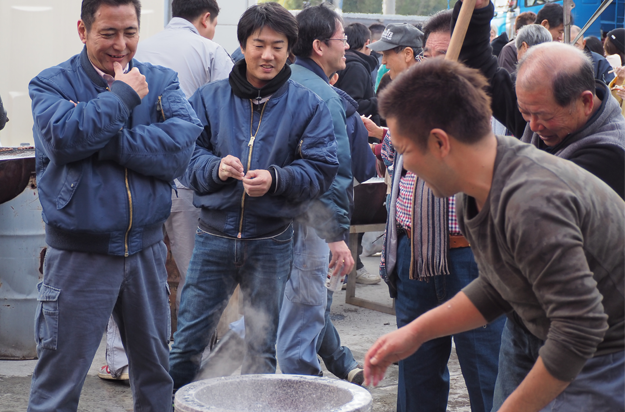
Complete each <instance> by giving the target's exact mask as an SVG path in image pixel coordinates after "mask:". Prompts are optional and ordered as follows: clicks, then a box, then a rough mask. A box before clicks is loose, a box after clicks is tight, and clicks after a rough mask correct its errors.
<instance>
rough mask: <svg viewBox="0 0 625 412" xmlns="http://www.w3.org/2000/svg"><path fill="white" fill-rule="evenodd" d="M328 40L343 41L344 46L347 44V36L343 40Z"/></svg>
mask: <svg viewBox="0 0 625 412" xmlns="http://www.w3.org/2000/svg"><path fill="white" fill-rule="evenodd" d="M327 40H338V41H342V42H343V46H345V45H346V44H347V35H345V37H343V38H342V39H327Z"/></svg>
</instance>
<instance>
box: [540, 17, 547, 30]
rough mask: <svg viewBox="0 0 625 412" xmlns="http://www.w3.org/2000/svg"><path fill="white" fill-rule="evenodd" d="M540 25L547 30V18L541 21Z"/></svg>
mask: <svg viewBox="0 0 625 412" xmlns="http://www.w3.org/2000/svg"><path fill="white" fill-rule="evenodd" d="M540 25H541V26H543V27H544V28H545V29H547V30H549V21H547V19H545V20H543V21H541V22H540Z"/></svg>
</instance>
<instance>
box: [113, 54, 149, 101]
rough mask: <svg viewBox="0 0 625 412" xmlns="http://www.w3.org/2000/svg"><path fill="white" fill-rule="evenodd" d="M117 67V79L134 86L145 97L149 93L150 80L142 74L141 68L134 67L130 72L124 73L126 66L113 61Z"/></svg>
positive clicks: (114, 66) (141, 96) (115, 67)
mask: <svg viewBox="0 0 625 412" xmlns="http://www.w3.org/2000/svg"><path fill="white" fill-rule="evenodd" d="M113 68H114V69H115V80H119V81H122V82H124V83H126V84H127V85H128V86H130V87H132V88H133V90H134V91H135V92H137V94H138V95H139V97H140V98H141V99H143V98H144V97H145V96H146V95H147V94H148V91H149V90H148V82H147V81H145V76H144V75H142V74H141V72H140V71H139V69H137V68H136V67H134V68H133V69H132V70H130V71H129V72H128V73H124V68H123V67H122V65H121V64H119V63H118V62H115V63H113Z"/></svg>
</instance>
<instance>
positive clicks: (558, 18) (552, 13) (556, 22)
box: [536, 3, 573, 28]
mask: <svg viewBox="0 0 625 412" xmlns="http://www.w3.org/2000/svg"><path fill="white" fill-rule="evenodd" d="M543 20H547V23H549V27H551V28H556V27H558V26H560V25H562V24H564V9H563V8H562V6H561V5H559V4H558V3H549V4H545V5H544V6H543V8H542V9H540V10H539V11H538V14H537V15H536V24H541V23H542V22H543ZM571 24H573V16H571Z"/></svg>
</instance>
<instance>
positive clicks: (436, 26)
mask: <svg viewBox="0 0 625 412" xmlns="http://www.w3.org/2000/svg"><path fill="white" fill-rule="evenodd" d="M452 14H453V10H441V11H439V12H438V13H436V14H434V15H433V16H432V17H430V19H429V20H428V21H427V23H425V26H423V44H425V43H426V42H427V41H428V37H430V34H431V33H451V17H452Z"/></svg>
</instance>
